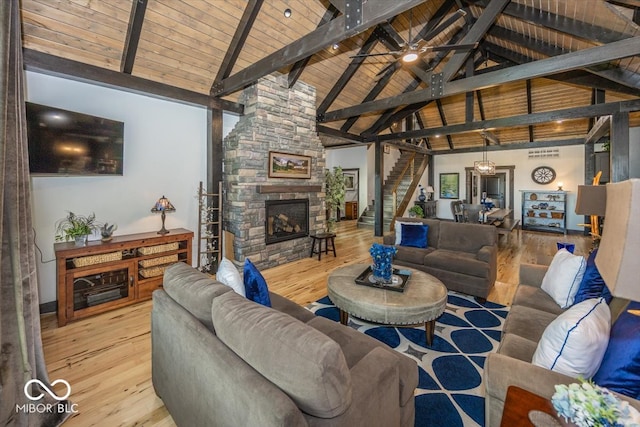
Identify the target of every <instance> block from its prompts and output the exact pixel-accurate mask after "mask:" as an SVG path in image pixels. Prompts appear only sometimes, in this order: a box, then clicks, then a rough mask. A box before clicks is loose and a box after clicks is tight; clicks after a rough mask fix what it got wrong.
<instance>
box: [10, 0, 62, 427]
mask: <svg viewBox="0 0 640 427" xmlns="http://www.w3.org/2000/svg"><path fill="white" fill-rule="evenodd" d="M0 21H1V22H2V26H1V28H2V34H1V35H0V55H1V64H2V69H1V70H0V82H1V87H0V129H1V131H2V135H1V136H0V177H1V181H2V188H1V189H0V196H1V197H0V205H1V206H0V208H1V209H0V215H2V217H1V221H0V235H1V236H2V246H1V248H0V265H1V273H0V274H1V276H0V425H1V426H8V425H15V426H55V425H58V424H60V423H61V422H62V421H63V420H64V419H66V417H67V415H68V414H67V413H66V410H67V408H69V404H68V402H67V401H58V400H56V399H55V398H54V397H53V396H51V395H50V394H49V393H47V391H46V390H44V389H42V388H41V387H39V386H38V385H37V384H34V385H33V386H31V387H30V389H29V393H30V395H31V396H32V397H34V396H38V395H39V394H41V393H42V394H43V397H42V398H40V399H39V400H35V401H32V400H29V399H28V398H27V396H26V393H25V391H24V387H25V384H26V383H27V382H28V381H30V380H32V379H38V380H39V381H41V382H42V383H43V384H45V385H47V387H49V388H50V386H49V380H48V377H47V370H46V367H45V364H44V355H43V351H42V339H41V336H40V315H39V312H38V311H39V310H38V306H39V302H38V283H37V276H36V260H35V248H34V240H33V227H32V223H31V195H30V189H29V165H28V154H27V135H26V126H25V107H24V88H23V85H24V76H23V71H22V41H21V29H20V10H19V0H2V1H0ZM30 403H32V404H33V403H35V404H43V403H44V404H45V405H46V404H50V407H51V409H50V410H43V408H45V406H39V407H37V408H33V409H34V410H29V406H25V405H28V404H30ZM34 406H35V405H34Z"/></svg>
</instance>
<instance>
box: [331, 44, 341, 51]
mask: <svg viewBox="0 0 640 427" xmlns="http://www.w3.org/2000/svg"><path fill="white" fill-rule="evenodd" d="M339 47H340V45H339V44H338V43H334V44H333V46H331V48H332V49H333V50H338V48H339Z"/></svg>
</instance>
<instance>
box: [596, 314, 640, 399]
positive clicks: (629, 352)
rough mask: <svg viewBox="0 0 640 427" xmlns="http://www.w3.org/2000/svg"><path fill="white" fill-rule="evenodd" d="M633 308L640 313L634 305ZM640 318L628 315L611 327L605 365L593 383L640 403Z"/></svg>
mask: <svg viewBox="0 0 640 427" xmlns="http://www.w3.org/2000/svg"><path fill="white" fill-rule="evenodd" d="M629 308H632V309H639V308H640V303H637V302H632V303H631V304H629ZM638 337H640V316H637V315H635V314H633V313H630V312H628V311H626V310H625V311H624V312H623V313H622V314H621V315H620V317H619V318H618V320H616V321H615V323H614V324H613V326H612V327H611V335H610V338H609V344H608V346H607V350H606V351H605V353H604V357H603V359H602V363H601V364H600V368H599V369H598V372H596V374H595V375H594V376H593V380H594V381H595V383H596V384H598V385H599V386H601V387H606V388H608V389H609V390H613V391H617V392H618V393H621V394H624V395H625V396H629V397H633V398H634V399H640V340H639V339H638Z"/></svg>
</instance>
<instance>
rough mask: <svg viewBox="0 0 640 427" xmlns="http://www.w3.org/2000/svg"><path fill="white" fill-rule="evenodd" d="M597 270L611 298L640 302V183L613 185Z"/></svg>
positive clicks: (624, 182)
mask: <svg viewBox="0 0 640 427" xmlns="http://www.w3.org/2000/svg"><path fill="white" fill-rule="evenodd" d="M606 187H607V210H606V215H605V224H604V229H603V231H602V240H601V241H600V247H599V248H598V254H597V255H596V267H598V271H599V272H600V275H601V276H602V278H603V279H604V282H605V283H606V284H607V287H608V288H609V290H610V291H611V294H612V295H614V296H616V297H619V298H625V299H629V300H633V301H640V280H639V279H638V278H639V277H640V262H639V261H638V260H639V259H640V238H639V236H640V179H637V178H634V179H630V180H627V181H622V182H616V183H609V184H607V185H606Z"/></svg>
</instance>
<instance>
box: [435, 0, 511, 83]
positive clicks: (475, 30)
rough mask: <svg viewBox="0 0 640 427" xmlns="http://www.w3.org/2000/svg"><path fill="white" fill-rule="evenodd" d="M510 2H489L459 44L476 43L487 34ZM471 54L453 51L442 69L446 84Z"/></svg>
mask: <svg viewBox="0 0 640 427" xmlns="http://www.w3.org/2000/svg"><path fill="white" fill-rule="evenodd" d="M510 1H511V0H491V2H490V3H489V5H488V6H486V7H485V8H484V12H483V13H482V15H480V17H479V18H478V19H477V20H476V22H474V23H473V25H472V26H471V28H470V29H469V31H468V32H467V34H466V35H465V36H464V37H463V38H462V40H461V41H460V43H461V44H471V43H477V42H479V41H480V40H482V38H483V37H484V35H485V34H486V33H487V31H488V30H489V28H490V27H491V26H492V25H493V23H494V22H495V20H496V18H497V17H498V15H499V14H500V12H502V9H504V8H505V7H506V5H507V3H509V2H510ZM470 54H471V51H470V50H461V51H454V53H453V56H452V57H451V58H450V59H449V60H448V61H447V65H445V66H444V68H443V69H442V73H441V74H442V80H443V82H447V81H449V80H451V79H452V78H453V77H454V76H455V75H456V74H457V73H458V70H460V67H462V66H463V65H464V63H465V61H466V60H467V58H468V57H469V55H470Z"/></svg>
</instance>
